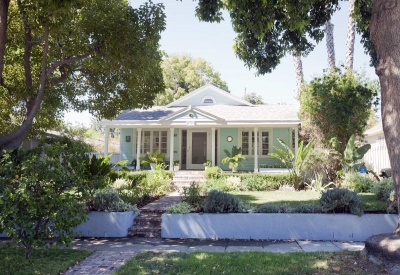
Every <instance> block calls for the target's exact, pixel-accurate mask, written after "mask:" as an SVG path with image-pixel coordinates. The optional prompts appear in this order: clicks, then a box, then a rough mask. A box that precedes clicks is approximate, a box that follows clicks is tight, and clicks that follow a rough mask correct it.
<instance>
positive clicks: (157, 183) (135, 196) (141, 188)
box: [111, 170, 173, 204]
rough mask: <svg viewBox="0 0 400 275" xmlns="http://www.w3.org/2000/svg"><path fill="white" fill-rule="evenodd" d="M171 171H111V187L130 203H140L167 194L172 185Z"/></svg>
mask: <svg viewBox="0 0 400 275" xmlns="http://www.w3.org/2000/svg"><path fill="white" fill-rule="evenodd" d="M172 177H173V173H172V172H171V171H162V170H157V171H140V172H127V171H113V172H112V173H111V178H112V179H113V181H114V183H113V185H112V186H113V188H115V189H117V190H118V192H119V195H120V197H121V198H122V199H123V200H124V201H126V202H129V203H131V204H140V203H141V202H143V201H145V200H147V199H149V198H151V197H158V196H162V195H165V194H167V193H168V192H169V191H170V190H171V187H172Z"/></svg>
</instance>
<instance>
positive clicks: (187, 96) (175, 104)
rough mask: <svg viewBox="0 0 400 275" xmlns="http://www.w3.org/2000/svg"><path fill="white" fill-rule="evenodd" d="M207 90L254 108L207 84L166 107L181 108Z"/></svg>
mask: <svg viewBox="0 0 400 275" xmlns="http://www.w3.org/2000/svg"><path fill="white" fill-rule="evenodd" d="M206 89H212V90H213V91H215V92H216V93H219V94H221V95H223V96H225V97H227V98H230V99H232V100H234V101H236V102H238V103H240V104H242V105H246V106H254V105H253V104H251V103H250V102H247V101H246V100H243V99H241V98H239V97H236V96H234V95H232V94H231V93H229V92H227V91H224V90H222V89H220V88H218V87H216V86H214V85H212V84H206V85H204V86H202V87H200V88H198V89H196V90H194V91H193V92H190V93H188V94H187V95H185V96H183V97H181V98H179V99H178V100H175V101H173V102H171V103H170V104H168V105H167V106H166V107H180V106H178V105H179V104H181V103H182V102H184V101H186V100H188V99H190V98H192V97H195V96H197V95H198V94H200V93H201V92H203V91H204V90H206Z"/></svg>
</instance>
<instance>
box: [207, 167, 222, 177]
mask: <svg viewBox="0 0 400 275" xmlns="http://www.w3.org/2000/svg"><path fill="white" fill-rule="evenodd" d="M221 175H222V169H221V168H219V167H218V166H214V167H209V168H207V170H206V178H207V179H219V178H220V177H221Z"/></svg>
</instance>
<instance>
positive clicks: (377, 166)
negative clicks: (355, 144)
mask: <svg viewBox="0 0 400 275" xmlns="http://www.w3.org/2000/svg"><path fill="white" fill-rule="evenodd" d="M364 136H365V141H366V142H367V143H369V144H371V149H370V150H369V151H368V152H367V153H366V154H365V156H364V159H363V160H364V162H365V163H366V164H369V165H372V167H373V170H374V171H375V172H376V173H378V174H379V172H380V171H381V169H383V168H390V160H389V153H388V149H387V147H386V141H385V135H384V133H383V128H382V123H379V124H377V125H375V126H374V127H372V128H370V129H368V130H367V131H365V133H364Z"/></svg>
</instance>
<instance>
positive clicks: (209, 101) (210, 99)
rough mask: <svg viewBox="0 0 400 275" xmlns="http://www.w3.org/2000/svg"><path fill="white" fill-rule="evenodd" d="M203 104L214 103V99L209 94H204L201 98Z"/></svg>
mask: <svg viewBox="0 0 400 275" xmlns="http://www.w3.org/2000/svg"><path fill="white" fill-rule="evenodd" d="M202 103H203V104H215V99H214V98H213V97H211V96H205V97H203V99H202Z"/></svg>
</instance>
